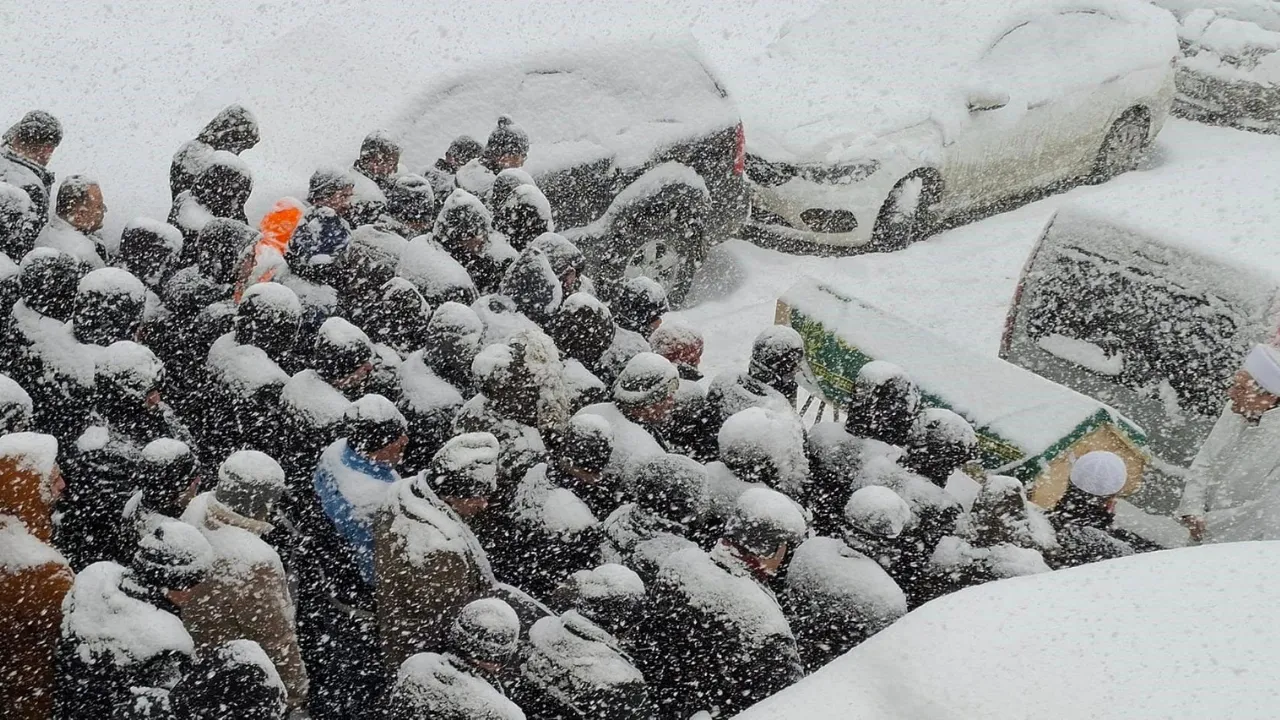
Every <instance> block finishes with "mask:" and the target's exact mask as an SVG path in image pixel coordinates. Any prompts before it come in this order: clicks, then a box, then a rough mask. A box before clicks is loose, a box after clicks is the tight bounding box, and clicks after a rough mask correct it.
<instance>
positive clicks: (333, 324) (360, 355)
mask: <svg viewBox="0 0 1280 720" xmlns="http://www.w3.org/2000/svg"><path fill="white" fill-rule="evenodd" d="M312 357H313V358H314V360H313V362H312V365H313V366H314V369H315V371H316V372H317V373H319V375H320V377H321V378H323V379H324V381H325V382H327V383H334V382H337V381H338V380H341V379H342V378H344V377H347V376H348V375H350V374H352V373H354V372H355V371H356V370H359V369H360V366H361V365H364V364H365V363H367V362H371V361H372V360H373V345H372V344H371V343H370V342H369V337H368V336H367V335H365V334H364V331H363V330H360V329H359V328H357V327H356V326H355V325H352V324H351V323H349V322H347V321H346V320H345V319H343V318H340V317H337V316H336V315H335V316H334V317H331V318H329V319H328V320H325V321H324V324H323V325H321V326H320V332H319V334H318V335H317V336H316V341H315V347H314V350H313V352H312Z"/></svg>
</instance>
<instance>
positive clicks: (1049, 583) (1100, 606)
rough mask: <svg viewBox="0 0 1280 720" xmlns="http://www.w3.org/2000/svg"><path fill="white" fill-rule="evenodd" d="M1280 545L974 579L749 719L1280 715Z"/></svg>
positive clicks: (1095, 719)
mask: <svg viewBox="0 0 1280 720" xmlns="http://www.w3.org/2000/svg"><path fill="white" fill-rule="evenodd" d="M1278 551H1280V543H1274V542H1269V543H1238V544H1228V545H1214V546H1206V547H1199V548H1188V549H1182V550H1170V551H1165V552H1157V553H1149V554H1145V555H1139V556H1135V557H1131V558H1123V559H1120V560H1112V561H1107V562H1102V563H1096V564H1093V565H1087V566H1084V567H1080V568H1074V569H1070V570H1063V571H1059V572H1054V573H1048V574H1043V575H1038V576H1034V577H1027V578H1015V579H1011V580H1006V581H1003V582H997V583H989V584H986V585H982V586H979V587H975V588H969V589H966V590H962V591H960V592H958V593H955V594H952V595H949V596H947V597H945V598H941V599H939V600H935V601H933V602H930V603H928V604H927V605H925V606H924V607H922V608H920V609H918V610H916V611H915V612H913V613H911V614H909V615H907V616H906V617H905V618H903V619H902V620H900V621H898V622H897V623H895V624H894V625H893V626H891V627H889V628H888V629H886V630H884V631H883V632H882V633H880V634H879V635H877V636H876V637H874V638H872V639H871V640H869V641H867V642H866V643H863V644H862V645H860V646H858V647H857V648H856V649H854V650H853V651H851V652H850V653H849V654H847V655H845V656H844V657H843V658H841V659H839V660H836V661H835V662H833V663H832V664H830V665H829V666H827V667H826V668H823V669H822V670H820V671H818V672H817V673H815V674H814V675H812V676H810V677H808V678H806V679H805V680H802V681H801V682H800V683H798V684H797V685H795V686H794V687H791V688H789V689H787V690H785V691H783V692H781V693H779V694H778V695H776V696H774V697H772V698H769V699H768V700H765V701H764V702H762V703H760V704H759V705H757V706H756V707H754V708H752V709H751V710H750V711H748V712H746V713H744V714H743V715H742V716H741V718H742V720H827V719H828V718H829V719H831V720H835V719H836V718H840V719H843V718H847V717H851V716H866V717H876V718H884V719H885V720H893V719H894V718H902V719H903V720H906V719H908V718H910V719H912V720H916V719H918V718H931V719H935V720H946V719H947V718H957V719H959V718H977V717H980V718H990V719H991V720H1000V719H1001V718H1010V719H1012V718H1025V717H1027V715H1028V709H1029V708H1031V709H1034V708H1053V711H1052V714H1053V715H1054V717H1058V718H1063V719H1064V720H1069V719H1072V718H1080V719H1081V720H1084V719H1085V718H1088V719H1089V720H1107V719H1109V718H1131V717H1144V718H1146V717H1196V716H1205V717H1221V716H1224V714H1225V715H1229V716H1231V717H1235V718H1265V717H1270V716H1272V715H1274V710H1275V707H1276V704H1277V702H1280V694H1278V693H1277V690H1276V687H1275V685H1274V683H1272V682H1271V681H1270V680H1271V673H1272V668H1274V667H1275V665H1276V663H1277V662H1280V623H1277V619H1278V618H1277V611H1276V608H1275V603H1274V595H1275V588H1276V587H1277V584H1280V567H1277V566H1276V564H1275V562H1274V557H1275V554H1276V552H1278ZM1241 578H1248V582H1241ZM1227 598H1229V600H1227ZM1228 608H1229V611H1227V610H1228ZM1206 619H1209V620H1208V621H1206ZM1082 650H1083V651H1082ZM1033 714H1034V712H1033Z"/></svg>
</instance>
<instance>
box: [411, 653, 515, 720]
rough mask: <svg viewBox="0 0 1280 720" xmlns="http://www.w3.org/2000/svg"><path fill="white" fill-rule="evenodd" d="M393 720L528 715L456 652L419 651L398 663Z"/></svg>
mask: <svg viewBox="0 0 1280 720" xmlns="http://www.w3.org/2000/svg"><path fill="white" fill-rule="evenodd" d="M391 706H392V711H391V715H390V718H391V720H421V719H422V718H431V720H524V719H525V714H524V713H523V712H521V710H520V708H519V707H517V706H516V704H515V703H513V702H511V701H510V700H508V699H507V698H506V697H505V696H504V695H503V694H502V692H501V690H499V689H498V688H495V687H494V686H493V685H491V684H490V683H489V682H488V681H486V680H485V679H484V678H481V677H479V676H477V675H476V674H475V673H474V672H472V671H471V668H469V667H468V666H467V664H466V663H465V662H463V661H462V660H460V659H459V658H457V657H455V656H453V655H444V654H440V653H433V652H426V653H418V654H417V655H414V656H413V657H411V658H409V659H407V660H406V661H405V662H404V663H403V664H402V665H400V666H399V671H398V673H397V678H396V685H395V689H394V690H392V694H391Z"/></svg>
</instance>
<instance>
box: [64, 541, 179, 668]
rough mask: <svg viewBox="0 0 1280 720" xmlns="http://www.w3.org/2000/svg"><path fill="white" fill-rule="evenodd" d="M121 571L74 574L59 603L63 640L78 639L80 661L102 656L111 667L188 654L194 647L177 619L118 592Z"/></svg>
mask: <svg viewBox="0 0 1280 720" xmlns="http://www.w3.org/2000/svg"><path fill="white" fill-rule="evenodd" d="M124 572H125V569H124V568H123V567H121V566H120V565H117V564H115V563H113V562H98V563H94V564H92V565H90V566H89V567H87V568H85V569H84V570H81V571H80V573H79V574H77V575H76V582H75V585H73V586H72V587H71V591H70V592H68V593H67V596H66V598H64V599H63V601H62V628H63V630H62V632H63V636H64V637H65V636H68V635H69V636H70V637H74V638H76V639H78V640H79V641H80V644H79V645H78V646H77V647H76V652H77V653H78V654H79V656H80V659H81V660H83V661H84V662H92V661H93V660H94V658H97V657H104V656H105V657H107V658H109V659H110V660H111V661H112V662H114V663H115V664H116V665H132V664H138V663H144V662H146V661H147V660H149V659H151V658H153V657H155V656H157V655H159V654H161V653H164V652H172V653H178V654H181V655H188V656H189V655H191V654H192V653H193V652H194V651H195V646H194V644H193V643H192V641H191V636H190V635H188V634H187V631H186V628H184V627H183V626H182V621H181V620H179V619H178V618H177V617H175V616H173V615H170V614H169V613H167V612H164V611H163V610H159V609H157V608H156V607H155V606H153V605H151V604H149V603H146V602H143V601H141V600H135V599H133V598H131V597H129V596H128V595H126V594H125V593H124V592H123V591H122V590H121V589H120V583H121V581H122V580H123V578H124Z"/></svg>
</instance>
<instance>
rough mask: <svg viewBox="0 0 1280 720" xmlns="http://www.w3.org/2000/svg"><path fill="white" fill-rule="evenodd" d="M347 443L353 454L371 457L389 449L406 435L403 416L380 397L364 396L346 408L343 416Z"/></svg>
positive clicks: (386, 400)
mask: <svg viewBox="0 0 1280 720" xmlns="http://www.w3.org/2000/svg"><path fill="white" fill-rule="evenodd" d="M343 424H344V426H345V434H344V437H346V439H347V442H348V443H350V444H351V446H352V447H354V448H355V449H356V450H357V451H359V452H362V453H366V454H367V453H371V452H376V451H378V450H381V449H382V448H384V447H386V446H388V445H390V444H391V443H393V442H395V441H396V440H398V439H399V438H400V436H402V435H404V434H405V432H407V429H408V424H407V423H406V422H405V419H404V415H401V414H400V411H399V410H397V409H396V406H395V404H394V403H392V402H391V401H390V400H388V399H386V398H385V397H383V396H381V395H374V394H370V395H365V396H364V397H362V398H360V399H359V400H356V401H355V402H353V403H351V404H350V405H348V406H347V410H346V412H345V413H344V414H343Z"/></svg>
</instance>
